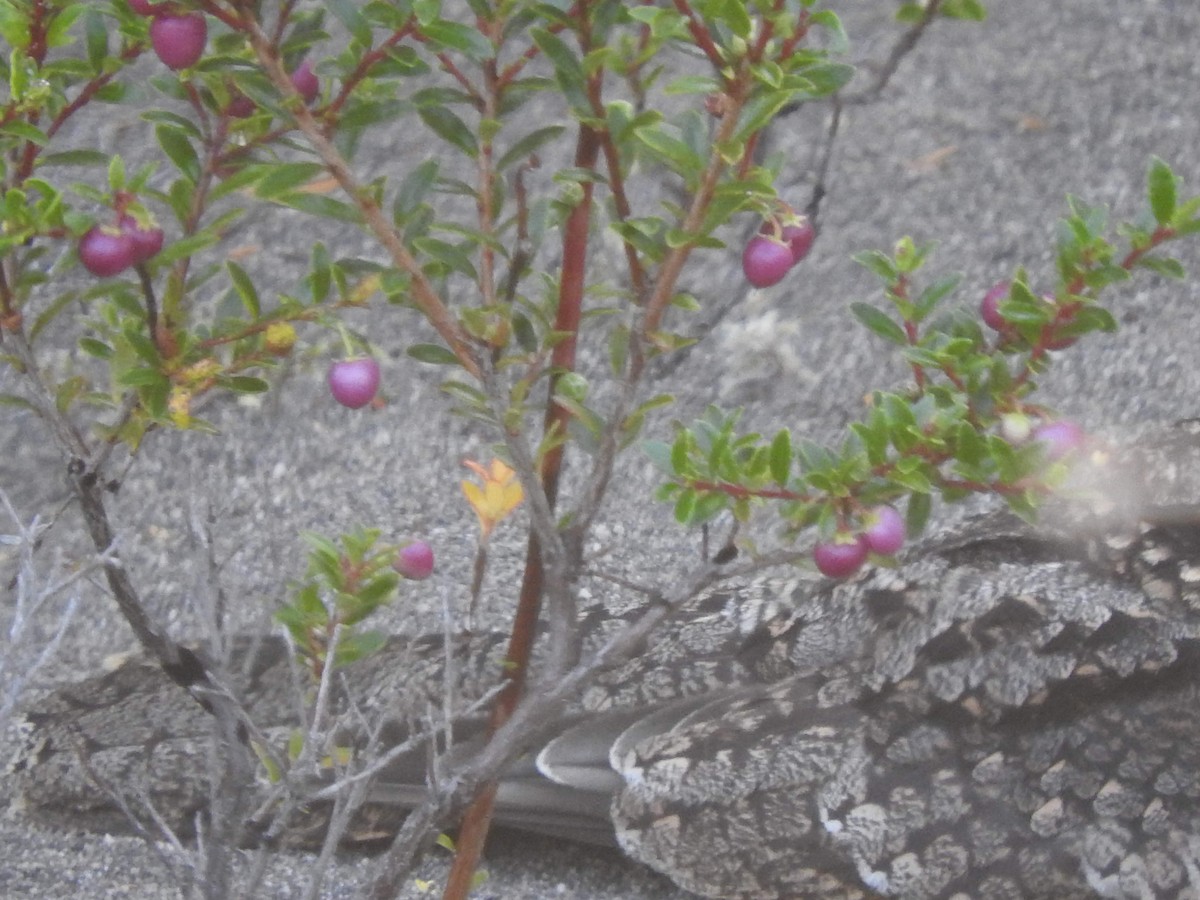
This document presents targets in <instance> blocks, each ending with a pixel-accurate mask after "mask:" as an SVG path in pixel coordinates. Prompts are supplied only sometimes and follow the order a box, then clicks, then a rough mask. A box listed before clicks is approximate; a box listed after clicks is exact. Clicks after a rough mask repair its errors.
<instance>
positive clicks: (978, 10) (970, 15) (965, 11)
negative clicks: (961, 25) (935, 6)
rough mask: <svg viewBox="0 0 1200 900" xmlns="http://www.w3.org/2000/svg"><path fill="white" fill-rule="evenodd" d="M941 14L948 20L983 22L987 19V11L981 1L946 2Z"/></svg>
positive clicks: (954, 0) (958, 0)
mask: <svg viewBox="0 0 1200 900" xmlns="http://www.w3.org/2000/svg"><path fill="white" fill-rule="evenodd" d="M939 12H940V13H941V14H942V15H943V16H945V17H946V18H947V19H965V20H966V21H968V22H982V21H983V20H984V19H986V18H987V9H985V8H984V5H983V4H982V3H980V2H979V0H946V2H945V3H943V4H942V8H941V9H940V10H939Z"/></svg>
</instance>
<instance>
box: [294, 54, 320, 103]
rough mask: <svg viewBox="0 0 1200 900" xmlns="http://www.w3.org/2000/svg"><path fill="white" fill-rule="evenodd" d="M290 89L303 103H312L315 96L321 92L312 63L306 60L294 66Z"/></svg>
mask: <svg viewBox="0 0 1200 900" xmlns="http://www.w3.org/2000/svg"><path fill="white" fill-rule="evenodd" d="M292 87H294V88H295V89H296V90H297V91H298V92H299V94H300V96H301V97H303V98H304V102H305V103H312V102H313V101H314V100H316V99H317V94H318V93H320V91H321V82H320V81H319V80H318V79H317V75H316V73H315V72H314V71H313V68H312V63H311V62H309V61H308V60H307V59H306V60H304V62H302V63H300V65H298V66H296V71H295V72H293V73H292Z"/></svg>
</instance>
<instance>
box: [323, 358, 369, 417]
mask: <svg viewBox="0 0 1200 900" xmlns="http://www.w3.org/2000/svg"><path fill="white" fill-rule="evenodd" d="M329 390H330V392H331V393H332V394H333V399H334V400H336V401H337V402H338V403H340V404H342V406H348V407H350V409H360V408H361V407H364V406H366V405H367V404H368V403H370V402H371V401H372V400H374V399H375V392H376V391H378V390H379V363H377V362H376V361H375V360H373V359H371V358H370V357H368V356H360V357H356V358H354V359H342V360H338V361H337V362H335V363H334V364H333V365H331V366H330V367H329Z"/></svg>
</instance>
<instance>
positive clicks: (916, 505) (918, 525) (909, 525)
mask: <svg viewBox="0 0 1200 900" xmlns="http://www.w3.org/2000/svg"><path fill="white" fill-rule="evenodd" d="M932 510H933V497H932V496H931V495H929V494H910V495H909V497H908V509H907V510H906V511H905V517H904V529H905V531H907V532H908V536H909V538H910V539H915V538H917V537H919V536H920V534H921V532H922V531H924V530H925V523H926V522H928V521H929V514H930V512H931V511H932Z"/></svg>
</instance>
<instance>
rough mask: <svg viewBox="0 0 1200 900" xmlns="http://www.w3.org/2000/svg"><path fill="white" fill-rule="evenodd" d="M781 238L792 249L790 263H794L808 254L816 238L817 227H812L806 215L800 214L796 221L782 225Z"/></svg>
mask: <svg viewBox="0 0 1200 900" xmlns="http://www.w3.org/2000/svg"><path fill="white" fill-rule="evenodd" d="M783 239H784V240H785V241H787V244H788V247H789V248H790V249H791V251H792V265H795V264H796V263H798V262H800V260H802V259H804V257H806V256H808V251H809V250H811V249H812V245H813V241H815V240H816V239H817V229H815V228H813V224H812V222H811V221H809V218H808V216H801V217H800V220H799V221H798V222H794V223H793V224H791V225H784V226H783Z"/></svg>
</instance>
